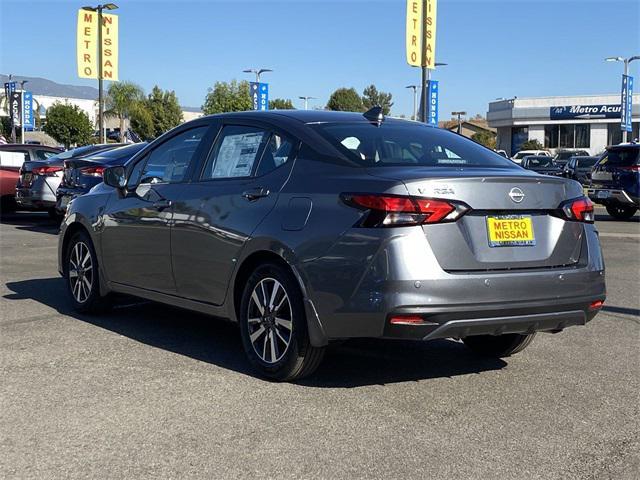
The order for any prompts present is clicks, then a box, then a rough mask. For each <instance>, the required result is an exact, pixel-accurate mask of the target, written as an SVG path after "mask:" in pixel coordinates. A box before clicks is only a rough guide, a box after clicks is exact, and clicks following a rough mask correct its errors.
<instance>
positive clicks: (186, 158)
mask: <svg viewBox="0 0 640 480" xmlns="http://www.w3.org/2000/svg"><path fill="white" fill-rule="evenodd" d="M207 129H208V127H197V128H192V129H191V130H187V131H185V132H182V133H179V134H178V135H176V136H175V137H173V138H171V139H170V140H167V141H166V142H164V143H162V144H161V145H160V146H159V147H157V148H155V149H154V150H152V151H151V152H150V153H149V155H147V156H146V157H145V158H146V160H143V161H142V162H138V164H136V167H134V169H133V172H132V174H131V175H130V182H129V184H130V185H135V184H137V183H138V179H139V182H140V183H158V182H181V181H183V180H184V178H185V175H186V173H187V170H188V169H189V165H190V163H191V161H192V159H193V158H194V155H195V153H196V150H197V149H198V147H199V146H200V141H201V140H202V137H204V135H205V133H206V132H207ZM141 163H143V164H144V167H143V168H140V164H141ZM140 171H141V173H139V172H140Z"/></svg>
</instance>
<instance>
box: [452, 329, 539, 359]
mask: <svg viewBox="0 0 640 480" xmlns="http://www.w3.org/2000/svg"><path fill="white" fill-rule="evenodd" d="M535 335H536V334H535V333H530V334H528V335H521V334H519V333H507V334H504V335H477V336H472V337H466V338H463V339H462V341H463V342H464V344H465V345H466V346H467V347H469V348H470V349H471V350H472V351H473V352H474V353H477V354H480V355H486V356H490V357H508V356H510V355H514V354H516V353H518V352H521V351H522V350H524V349H525V348H527V346H528V345H529V344H530V343H531V342H532V341H533V337H535Z"/></svg>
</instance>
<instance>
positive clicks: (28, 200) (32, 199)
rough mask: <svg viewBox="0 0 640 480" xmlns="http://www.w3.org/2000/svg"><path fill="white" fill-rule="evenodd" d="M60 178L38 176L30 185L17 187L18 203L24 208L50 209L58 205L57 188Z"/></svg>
mask: <svg viewBox="0 0 640 480" xmlns="http://www.w3.org/2000/svg"><path fill="white" fill-rule="evenodd" d="M59 183H60V178H57V177H44V178H37V179H36V180H34V182H33V183H32V184H31V185H30V186H29V187H23V186H22V185H18V186H17V187H16V203H17V204H18V205H20V206H21V207H23V208H30V209H48V208H51V207H55V205H56V189H57V188H58V184H59Z"/></svg>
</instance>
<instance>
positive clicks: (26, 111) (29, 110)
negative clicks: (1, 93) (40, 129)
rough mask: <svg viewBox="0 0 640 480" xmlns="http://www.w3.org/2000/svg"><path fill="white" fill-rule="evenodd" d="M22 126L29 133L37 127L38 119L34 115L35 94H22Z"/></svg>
mask: <svg viewBox="0 0 640 480" xmlns="http://www.w3.org/2000/svg"><path fill="white" fill-rule="evenodd" d="M22 125H23V126H24V129H25V130H26V131H28V132H30V131H32V130H33V129H34V128H35V127H36V119H35V117H34V115H33V94H32V93H31V92H23V93H22Z"/></svg>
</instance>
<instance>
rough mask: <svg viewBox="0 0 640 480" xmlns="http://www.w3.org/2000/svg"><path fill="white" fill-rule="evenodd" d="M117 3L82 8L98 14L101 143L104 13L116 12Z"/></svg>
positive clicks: (101, 130)
mask: <svg viewBox="0 0 640 480" xmlns="http://www.w3.org/2000/svg"><path fill="white" fill-rule="evenodd" d="M116 8H118V6H117V5H116V4H115V3H105V4H104V5H98V6H97V7H82V10H88V11H90V12H97V13H98V129H99V130H100V133H99V135H100V136H99V138H100V143H105V142H106V140H105V138H104V98H103V97H104V92H103V91H102V26H103V25H102V11H103V10H115V9H116Z"/></svg>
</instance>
